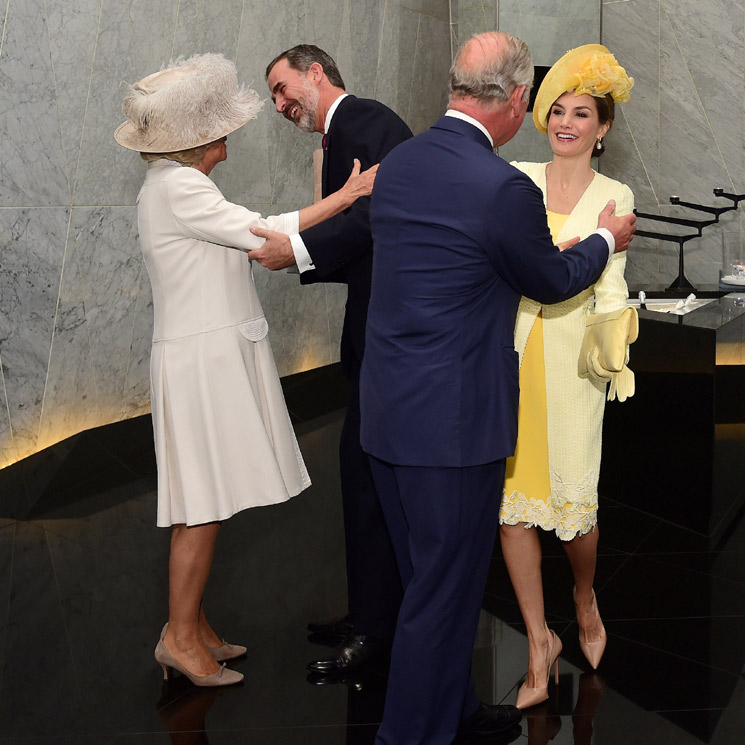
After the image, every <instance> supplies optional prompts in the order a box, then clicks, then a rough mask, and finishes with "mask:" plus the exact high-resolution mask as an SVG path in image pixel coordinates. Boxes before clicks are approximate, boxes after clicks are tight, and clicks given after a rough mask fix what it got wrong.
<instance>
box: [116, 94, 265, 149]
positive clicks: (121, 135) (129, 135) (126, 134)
mask: <svg viewBox="0 0 745 745" xmlns="http://www.w3.org/2000/svg"><path fill="white" fill-rule="evenodd" d="M241 103H242V104H243V105H245V106H246V108H247V111H246V113H245V115H244V116H242V117H241V118H240V119H238V120H236V121H234V122H233V123H232V124H231V125H229V126H226V127H222V128H219V129H216V130H215V131H213V132H209V133H207V134H205V135H204V136H203V137H201V138H195V139H194V140H193V141H191V140H190V141H186V140H180V141H179V140H178V138H175V137H174V136H171V135H168V134H164V133H162V132H161V133H160V134H159V135H158V136H156V137H154V138H153V137H150V138H148V137H147V136H146V135H145V133H143V132H142V131H141V130H140V129H139V128H138V127H137V126H136V125H135V124H133V123H132V122H130V121H126V122H124V123H123V124H120V125H119V126H118V127H117V128H116V131H115V132H114V139H115V140H116V141H117V142H118V143H119V144H120V145H122V146H123V147H126V148H127V149H128V150H135V151H137V152H138V153H177V152H179V151H180V150H189V149H190V148H193V147H200V146H201V145H207V144H208V143H210V142H214V141H215V140H219V139H220V138H221V137H225V136H226V135H229V134H230V133H231V132H235V131H236V130H237V129H240V128H241V127H242V126H243V125H244V124H246V123H247V122H249V121H251V119H255V118H256V117H257V116H258V114H259V111H260V109H261V102H258V105H256V101H255V99H253V97H252V96H248V95H247V96H246V97H245V101H241Z"/></svg>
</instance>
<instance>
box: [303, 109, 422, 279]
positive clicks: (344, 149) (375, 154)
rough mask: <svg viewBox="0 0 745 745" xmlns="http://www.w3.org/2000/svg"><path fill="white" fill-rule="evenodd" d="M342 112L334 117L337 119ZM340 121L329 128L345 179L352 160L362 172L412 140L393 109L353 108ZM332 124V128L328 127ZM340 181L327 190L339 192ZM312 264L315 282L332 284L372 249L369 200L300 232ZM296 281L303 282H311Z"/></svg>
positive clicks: (362, 201)
mask: <svg viewBox="0 0 745 745" xmlns="http://www.w3.org/2000/svg"><path fill="white" fill-rule="evenodd" d="M341 115H342V110H340V111H339V112H337V114H336V116H341ZM343 116H344V119H343V120H341V121H339V123H338V124H339V126H338V127H334V137H333V148H334V158H335V160H336V159H338V160H339V161H340V162H341V163H342V164H343V167H344V168H345V169H346V170H345V171H344V173H345V174H346V175H348V174H349V173H351V171H352V166H353V161H354V158H357V159H359V161H360V163H361V166H362V170H365V169H366V168H370V166H373V165H375V164H376V163H380V161H381V160H383V158H384V157H385V156H386V155H388V153H389V152H390V151H391V150H392V149H393V148H394V147H396V145H398V144H399V143H401V142H403V141H404V140H407V139H408V138H409V137H411V131H410V130H409V128H408V127H407V126H406V125H405V124H404V122H403V121H402V120H401V119H399V118H398V117H397V116H396V115H395V114H394V113H393V112H392V111H390V110H388V109H383V108H378V107H365V108H363V107H356V108H355V109H354V113H353V114H351V115H350V113H347V112H344V114H343ZM333 126H334V125H333V124H332V127H333ZM343 183H344V182H343V181H340V182H339V183H334V184H332V186H334V187H336V188H340V187H341V186H342V185H343ZM300 235H301V236H302V239H303V242H304V243H305V247H306V248H307V249H308V253H309V254H310V257H311V259H312V260H313V264H314V265H315V267H316V268H315V272H314V273H313V274H314V275H315V277H316V278H320V279H321V280H323V281H336V279H335V277H336V276H338V275H335V273H336V272H337V271H338V270H339V269H341V268H343V267H344V266H345V265H346V264H349V263H351V262H353V261H355V260H356V259H358V258H360V257H362V256H364V255H365V254H366V253H367V252H368V251H372V236H371V235H370V197H360V199H358V200H357V201H356V202H355V203H354V204H353V205H352V206H351V207H349V208H348V209H346V210H345V211H344V212H341V213H339V214H338V215H336V216H335V217H332V218H331V219H329V220H326V221H325V222H322V223H319V224H318V225H314V226H313V227H312V228H309V229H308V230H304V231H303V232H302V233H301V234H300ZM305 274H308V275H310V274H311V273H310V272H305V273H304V274H303V276H302V277H301V279H302V281H303V282H306V281H312V277H311V276H308V277H306V276H305Z"/></svg>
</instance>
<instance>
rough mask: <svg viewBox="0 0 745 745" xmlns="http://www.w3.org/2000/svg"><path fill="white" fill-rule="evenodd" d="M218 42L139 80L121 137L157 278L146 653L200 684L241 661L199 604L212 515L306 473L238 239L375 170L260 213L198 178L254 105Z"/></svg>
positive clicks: (288, 222) (352, 195) (351, 190)
mask: <svg viewBox="0 0 745 745" xmlns="http://www.w3.org/2000/svg"><path fill="white" fill-rule="evenodd" d="M260 106H261V104H260V102H259V100H258V96H257V95H256V93H255V92H254V91H252V90H250V89H243V88H242V87H241V88H239V86H238V81H237V75H236V71H235V66H234V65H233V63H232V62H229V61H228V60H226V59H224V58H223V57H222V56H221V55H215V54H204V55H197V56H195V57H192V58H191V59H189V60H187V61H186V63H184V64H179V65H174V66H171V67H169V68H167V69H165V70H162V71H161V72H159V73H155V74H154V75H150V76H148V77H147V78H144V79H143V80H141V81H140V82H139V83H136V84H135V85H134V86H133V87H132V88H131V90H130V92H129V94H128V95H127V97H126V99H125V101H124V111H125V114H126V115H127V121H126V122H125V123H124V124H122V125H121V127H119V129H118V130H117V132H116V135H115V136H116V139H117V141H118V142H119V143H120V144H122V145H124V146H125V147H128V148H130V149H133V150H137V151H139V152H140V153H141V154H142V156H143V158H144V159H145V160H147V161H149V165H148V171H147V175H146V176H145V183H144V184H143V186H142V189H141V190H140V193H139V196H138V200H137V205H138V209H137V216H138V225H139V233H140V242H141V245H142V251H143V255H144V260H145V265H146V267H147V270H148V274H149V276H150V281H151V284H152V290H153V309H154V316H155V318H154V330H153V346H152V355H151V363H150V374H151V408H152V414H153V429H154V434H155V451H156V458H157V464H158V525H159V526H173V529H172V538H171V556H170V563H169V620H168V623H167V624H166V626H164V628H163V632H162V633H161V637H160V639H159V641H158V645H157V647H156V650H155V658H156V660H157V661H158V662H159V664H160V665H161V666H162V667H163V672H164V675H165V676H166V677H167V676H168V673H169V670H171V669H177V670H179V671H181V672H182V673H183V674H185V675H187V676H188V677H189V678H190V679H191V680H192V682H194V683H195V684H196V685H200V686H215V685H227V684H230V683H236V682H238V681H240V680H241V679H242V678H243V676H242V675H241V674H240V673H237V672H235V671H232V670H227V669H225V667H224V665H223V666H222V667H221V666H220V665H219V664H218V663H219V662H221V661H224V660H227V659H231V658H233V657H237V656H239V655H241V654H243V653H245V651H246V649H245V647H240V646H237V645H231V644H227V643H225V642H224V641H222V640H221V639H220V637H218V636H217V634H215V632H214V631H213V630H212V628H211V627H210V625H209V623H208V622H207V620H206V618H205V615H204V610H203V607H202V595H203V592H204V587H205V584H206V581H207V576H208V574H209V570H210V566H211V564H212V556H213V551H214V546H215V540H216V538H217V532H218V529H219V526H220V521H222V520H225V519H227V518H228V517H230V516H231V515H233V514H235V513H236V512H239V511H240V510H244V509H246V508H249V507H256V506H259V505H268V504H276V503H278V502H283V501H285V500H287V499H289V498H290V497H293V496H295V495H296V494H298V493H300V492H301V491H302V490H303V489H305V488H306V487H307V486H309V485H310V479H309V478H308V473H307V471H306V469H305V464H304V463H303V459H302V456H301V454H300V450H299V448H298V444H297V441H296V439H295V435H294V432H293V429H292V425H291V423H290V418H289V415H288V412H287V408H286V406H285V402H284V397H283V395H282V389H281V387H280V383H279V377H278V375H277V370H276V367H275V364H274V358H273V357H272V351H271V347H270V346H269V340H268V338H267V333H268V326H267V322H266V319H265V317H264V313H263V311H262V309H261V305H260V303H259V299H258V296H257V294H256V288H255V287H254V282H253V274H252V267H251V262H250V261H249V260H248V259H247V257H246V253H245V252H247V251H248V250H250V249H255V248H259V247H260V246H261V244H262V243H263V239H261V238H258V237H256V236H255V235H253V234H252V233H251V228H252V227H263V228H269V229H272V230H277V231H280V232H283V233H289V234H292V233H297V232H298V231H299V230H300V229H304V228H307V227H310V226H311V225H314V224H316V223H318V222H321V221H322V220H325V219H327V218H329V217H331V216H333V215H335V214H337V213H338V212H340V211H342V210H343V209H346V208H347V207H348V206H350V205H351V204H352V203H353V202H354V201H355V199H356V198H357V197H358V196H361V195H363V194H369V193H370V191H371V188H372V181H373V178H374V169H370V171H369V172H366V174H363V175H362V176H359V175H357V173H358V168H359V164H358V163H357V164H356V165H355V167H354V170H353V175H352V177H351V178H350V180H349V181H348V182H347V184H346V185H345V186H344V187H343V188H342V189H341V190H340V191H339V192H337V193H336V194H333V195H331V196H329V197H328V198H327V199H325V200H323V201H322V202H319V203H318V204H316V205H313V206H311V207H307V208H305V209H303V210H300V211H299V212H291V213H288V214H282V215H278V216H276V217H267V218H262V217H261V215H259V214H257V213H255V212H251V211H249V210H247V209H246V208H244V207H241V206H239V205H236V204H231V203H230V202H228V201H227V200H226V199H225V197H223V195H222V194H221V192H220V190H219V189H218V188H217V186H215V184H214V183H213V182H212V181H211V180H210V179H209V178H208V176H209V173H210V172H211V170H212V168H214V166H215V165H216V164H217V163H219V162H220V161H222V160H225V158H226V157H227V149H226V142H225V141H226V136H227V134H228V133H230V132H232V131H234V130H235V129H237V128H238V127H240V126H242V125H243V124H245V123H246V122H247V121H248V120H249V119H252V118H254V117H255V116H256V114H257V112H258V110H259V109H260Z"/></svg>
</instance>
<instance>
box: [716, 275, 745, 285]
mask: <svg viewBox="0 0 745 745" xmlns="http://www.w3.org/2000/svg"><path fill="white" fill-rule="evenodd" d="M722 282H724V284H726V285H737V286H738V287H745V277H738V276H737V275H736V274H725V275H724V276H723V277H722Z"/></svg>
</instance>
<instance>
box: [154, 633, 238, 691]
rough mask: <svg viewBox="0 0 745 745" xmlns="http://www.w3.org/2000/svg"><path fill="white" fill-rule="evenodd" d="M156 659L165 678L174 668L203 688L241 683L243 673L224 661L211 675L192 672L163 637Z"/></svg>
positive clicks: (156, 649) (156, 650) (160, 640)
mask: <svg viewBox="0 0 745 745" xmlns="http://www.w3.org/2000/svg"><path fill="white" fill-rule="evenodd" d="M155 661H156V662H157V663H158V664H159V665H160V666H161V667H162V668H163V680H168V679H169V678H170V677H171V674H172V673H173V671H174V670H178V671H179V672H180V673H181V674H182V675H185V676H186V677H187V678H188V679H189V680H190V681H191V682H192V683H193V684H194V685H195V686H200V687H202V688H214V687H217V686H229V685H234V684H235V683H240V682H241V681H242V680H243V673H239V672H237V671H236V670H230V669H229V668H227V667H225V664H224V663H223V664H222V665H221V666H220V668H219V670H217V672H214V673H212V674H211V675H195V674H194V673H190V672H189V671H188V670H187V669H186V668H185V667H184V666H183V665H182V664H181V663H179V662H178V660H176V658H175V657H174V656H173V655H172V654H171V653H170V652H169V651H168V647H166V643H165V641H164V640H163V639H162V638H161V639H159V640H158V644H157V646H156V647H155Z"/></svg>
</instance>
